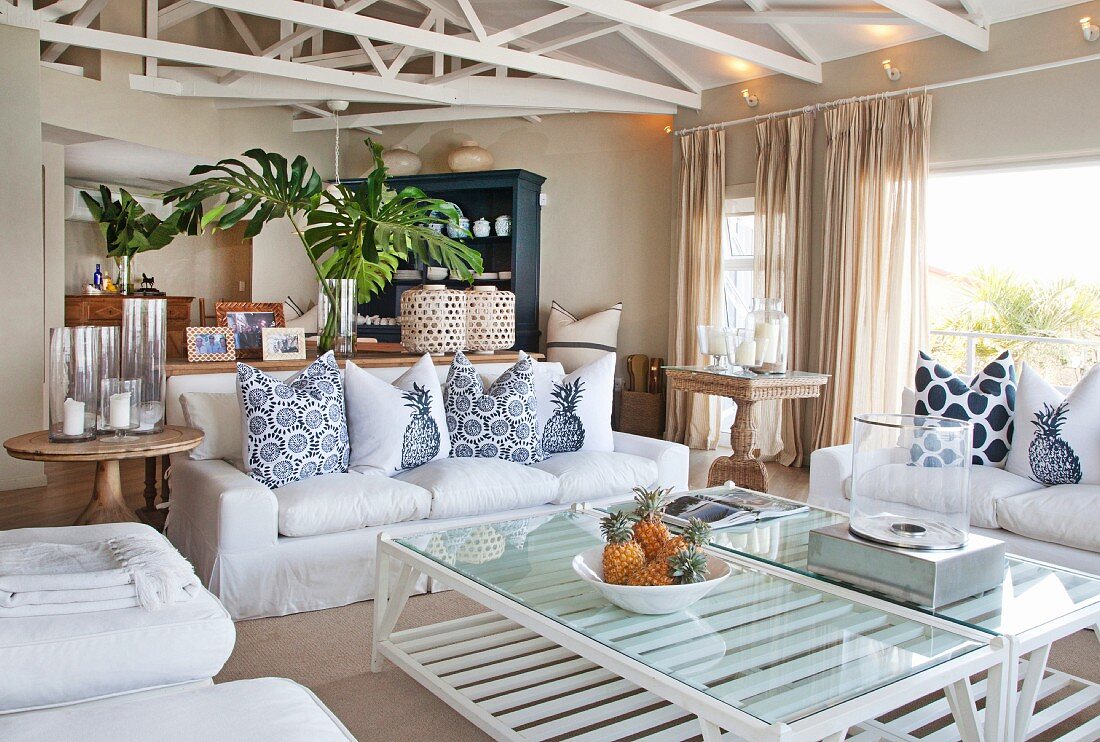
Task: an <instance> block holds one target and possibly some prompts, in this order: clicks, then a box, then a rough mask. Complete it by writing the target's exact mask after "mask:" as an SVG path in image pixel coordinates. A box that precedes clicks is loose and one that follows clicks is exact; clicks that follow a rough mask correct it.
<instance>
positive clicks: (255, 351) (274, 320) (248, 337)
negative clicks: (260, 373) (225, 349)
mask: <svg viewBox="0 0 1100 742" xmlns="http://www.w3.org/2000/svg"><path fill="white" fill-rule="evenodd" d="M215 311H216V313H217V321H218V324H219V325H220V326H222V327H228V328H229V329H231V330H232V331H233V342H234V345H235V346H236V349H237V358H263V349H264V328H268V327H286V320H284V319H283V304H282V302H271V303H269V304H265V303H256V302H243V301H219V302H218V303H217V306H216V309H215Z"/></svg>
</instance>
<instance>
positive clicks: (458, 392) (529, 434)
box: [443, 353, 542, 464]
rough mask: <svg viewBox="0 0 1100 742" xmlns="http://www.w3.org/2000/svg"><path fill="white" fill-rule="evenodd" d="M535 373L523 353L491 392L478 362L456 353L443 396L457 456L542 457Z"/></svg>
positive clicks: (523, 459)
mask: <svg viewBox="0 0 1100 742" xmlns="http://www.w3.org/2000/svg"><path fill="white" fill-rule="evenodd" d="M534 375H535V374H534V361H532V360H531V358H530V356H528V355H526V354H520V359H519V361H517V362H516V364H515V365H514V366H512V368H510V369H508V370H507V371H505V372H504V373H503V374H501V375H500V376H499V377H498V378H497V380H496V381H495V382H493V385H492V386H491V387H489V391H488V392H486V391H485V390H484V388H483V387H482V386H481V377H480V376H479V375H478V373H477V369H475V368H474V365H473V364H472V363H470V361H469V359H468V358H466V356H465V355H463V354H462V353H456V354H455V358H454V361H453V362H452V363H451V370H450V372H449V373H448V374H447V390H446V391H445V392H444V395H443V396H444V398H443V405H444V408H445V409H446V412H447V430H448V432H449V433H450V436H451V456H453V457H455V458H484V459H504V460H505V461H514V462H516V463H517V464H534V463H536V462H538V461H541V460H542V446H541V444H540V443H539V426H538V404H537V402H536V401H535V383H534Z"/></svg>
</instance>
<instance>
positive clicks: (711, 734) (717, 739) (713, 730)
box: [699, 718, 722, 742]
mask: <svg viewBox="0 0 1100 742" xmlns="http://www.w3.org/2000/svg"><path fill="white" fill-rule="evenodd" d="M699 726H701V727H702V728H703V742H722V730H721V729H720V728H719V727H718V725H717V724H715V723H714V722H711V721H707V720H706V719H702V718H700V719H699Z"/></svg>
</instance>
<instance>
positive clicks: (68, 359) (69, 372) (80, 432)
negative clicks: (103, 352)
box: [49, 327, 100, 443]
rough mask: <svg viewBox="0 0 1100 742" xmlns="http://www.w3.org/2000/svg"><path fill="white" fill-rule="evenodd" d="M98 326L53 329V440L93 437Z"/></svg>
mask: <svg viewBox="0 0 1100 742" xmlns="http://www.w3.org/2000/svg"><path fill="white" fill-rule="evenodd" d="M99 330H100V328H98V327H55V328H53V329H52V330H50V433H49V436H50V440H51V441H54V442H55V443H76V442H79V441H90V440H94V439H95V436H96V409H97V402H98V394H99V369H100V357H99V354H100V350H99V337H100V333H99Z"/></svg>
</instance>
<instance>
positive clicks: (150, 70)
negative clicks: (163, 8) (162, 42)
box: [145, 0, 160, 77]
mask: <svg viewBox="0 0 1100 742" xmlns="http://www.w3.org/2000/svg"><path fill="white" fill-rule="evenodd" d="M159 9H160V0H145V38H147V39H155V38H157V36H159V35H160V13H159ZM145 74H146V75H149V76H150V77H156V76H157V58H156V57H146V58H145Z"/></svg>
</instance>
